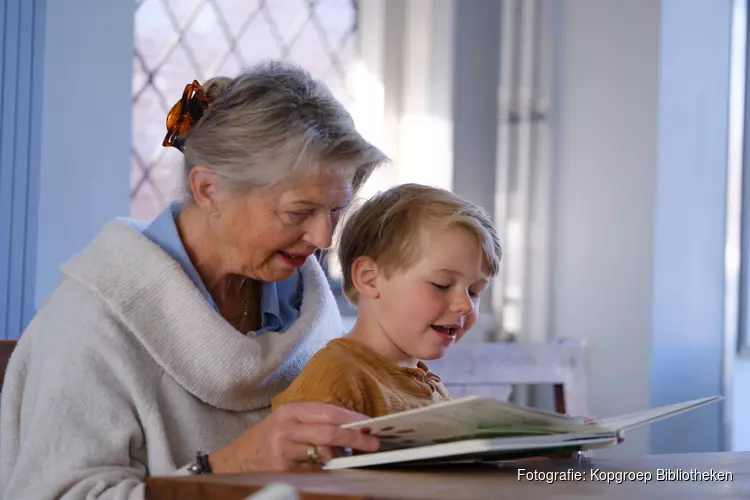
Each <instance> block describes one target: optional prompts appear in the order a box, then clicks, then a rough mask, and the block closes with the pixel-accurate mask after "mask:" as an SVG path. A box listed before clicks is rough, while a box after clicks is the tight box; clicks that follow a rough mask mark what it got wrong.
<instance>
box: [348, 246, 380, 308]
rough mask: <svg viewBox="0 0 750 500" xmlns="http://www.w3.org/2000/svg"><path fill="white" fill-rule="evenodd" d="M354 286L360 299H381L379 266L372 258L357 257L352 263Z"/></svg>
mask: <svg viewBox="0 0 750 500" xmlns="http://www.w3.org/2000/svg"><path fill="white" fill-rule="evenodd" d="M352 285H354V288H355V289H356V290H357V292H358V293H359V296H360V297H367V298H370V299H377V298H378V297H380V290H378V265H377V264H376V263H375V261H374V260H373V259H372V258H370V257H364V256H363V257H357V258H356V259H355V260H354V262H353V263H352Z"/></svg>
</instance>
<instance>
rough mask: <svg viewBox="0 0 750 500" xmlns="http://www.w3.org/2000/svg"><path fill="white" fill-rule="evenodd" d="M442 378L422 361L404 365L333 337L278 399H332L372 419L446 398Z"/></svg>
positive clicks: (280, 402)
mask: <svg viewBox="0 0 750 500" xmlns="http://www.w3.org/2000/svg"><path fill="white" fill-rule="evenodd" d="M449 399H450V396H449V394H448V391H447V390H446V388H445V386H443V384H442V382H441V381H440V377H438V376H437V375H436V374H434V373H432V372H430V370H429V368H428V367H427V366H426V365H425V364H424V363H422V362H421V361H420V362H419V363H418V364H417V367H416V368H404V367H401V366H398V365H396V364H395V363H393V362H391V361H390V360H388V359H386V358H384V357H382V356H380V355H378V354H375V353H374V352H372V351H370V350H368V349H367V348H365V347H364V346H363V345H362V344H360V343H358V342H357V341H355V340H351V339H348V338H339V339H335V340H332V341H330V342H329V343H328V344H327V345H326V347H324V348H323V349H321V350H320V351H318V352H317V353H316V354H315V355H314V356H313V357H312V358H311V359H310V361H309V362H308V363H307V365H306V366H305V367H304V368H303V369H302V372H301V373H300V374H299V376H298V377H297V378H296V379H295V380H294V382H293V383H292V384H291V386H290V387H289V388H288V389H287V390H285V391H284V392H282V393H281V394H279V395H278V396H276V397H275V398H274V399H273V403H272V408H273V409H276V408H278V407H279V406H281V405H283V404H286V403H293V402H302V401H306V402H315V403H328V404H333V405H337V406H341V407H344V408H347V409H349V410H352V411H356V412H359V413H362V414H364V415H367V416H369V417H371V418H374V417H381V416H383V415H388V414H391V413H397V412H401V411H405V410H411V409H414V408H420V407H423V406H427V405H431V404H433V403H439V402H441V401H447V400H449Z"/></svg>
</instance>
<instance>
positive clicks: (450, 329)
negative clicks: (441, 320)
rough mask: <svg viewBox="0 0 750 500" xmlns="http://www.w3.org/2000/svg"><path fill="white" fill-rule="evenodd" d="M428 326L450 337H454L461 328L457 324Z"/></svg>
mask: <svg viewBox="0 0 750 500" xmlns="http://www.w3.org/2000/svg"><path fill="white" fill-rule="evenodd" d="M430 327H431V328H432V329H433V330H435V331H436V332H438V333H441V334H443V335H448V336H450V337H455V336H456V334H457V333H458V331H459V330H460V329H461V327H460V326H459V325H430Z"/></svg>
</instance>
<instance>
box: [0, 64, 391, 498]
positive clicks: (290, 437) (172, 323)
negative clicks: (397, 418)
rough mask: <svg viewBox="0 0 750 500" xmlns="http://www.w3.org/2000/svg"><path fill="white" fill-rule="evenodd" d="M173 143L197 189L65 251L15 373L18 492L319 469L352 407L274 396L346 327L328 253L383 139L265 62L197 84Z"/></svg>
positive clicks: (10, 382)
mask: <svg viewBox="0 0 750 500" xmlns="http://www.w3.org/2000/svg"><path fill="white" fill-rule="evenodd" d="M168 130H169V133H168V134H167V137H166V138H165V143H164V144H165V145H167V146H174V147H176V148H178V149H179V150H180V151H182V152H183V153H184V157H185V171H184V184H185V191H186V194H187V200H186V201H185V202H184V203H178V204H173V205H171V206H170V207H169V208H168V209H167V210H165V211H164V213H162V214H161V215H160V216H158V217H157V218H156V219H155V220H154V221H152V222H151V223H149V224H147V225H141V224H139V223H136V222H134V221H129V220H127V219H118V220H113V221H111V222H110V223H109V224H107V225H106V226H105V227H104V228H103V230H102V232H101V233H100V234H99V235H98V236H97V237H96V238H95V239H94V241H93V242H92V243H91V244H90V245H89V246H88V247H87V248H85V249H84V250H83V251H82V252H81V253H80V254H78V255H76V256H75V257H73V258H72V259H71V260H70V261H68V262H67V263H65V264H64V265H63V267H62V269H61V272H62V281H61V283H60V284H59V286H58V287H57V289H56V290H55V291H54V293H52V295H51V296H50V297H49V299H48V300H47V302H46V304H45V305H44V307H42V308H41V309H40V310H39V311H38V313H37V315H36V317H35V318H34V320H33V321H32V322H31V324H30V325H29V327H28V330H27V331H26V332H25V333H24V334H23V336H22V338H21V340H20V342H19V343H18V347H17V348H16V351H15V353H14V355H13V357H12V359H11V362H10V366H9V368H8V372H7V378H6V382H5V385H4V387H3V398H2V409H1V411H2V414H1V421H0V438H1V439H2V449H0V480H1V481H2V483H1V489H0V496H2V498H8V499H14V500H21V499H27V498H28V499H34V500H42V499H52V498H65V499H79V498H80V499H83V498H85V499H94V498H98V499H105V498H106V499H125V498H128V499H136V498H138V499H140V498H143V496H144V481H145V479H146V477H147V476H149V475H159V474H161V475H165V474H183V473H192V474H198V473H210V472H213V473H241V472H245V471H263V470H290V469H295V468H306V467H307V468H309V467H314V466H315V463H311V462H317V461H320V460H325V459H327V458H329V457H331V456H332V455H333V454H334V453H336V451H337V450H339V449H340V448H353V449H359V450H369V451H373V450H375V449H377V447H378V443H377V440H376V439H375V438H373V437H370V436H366V435H363V434H359V433H356V432H353V431H347V430H343V429H341V427H340V426H341V424H343V423H346V422H351V421H354V420H357V419H359V418H362V416H361V415H357V414H352V413H349V412H347V411H346V410H343V409H341V408H337V407H333V406H327V405H317V404H298V405H289V407H285V408H284V409H283V410H282V411H280V412H278V413H274V414H272V415H269V412H268V408H269V405H270V402H271V399H272V398H273V397H274V396H275V395H276V394H277V393H279V392H280V391H281V390H283V389H284V388H285V387H287V386H288V385H289V383H290V382H291V381H292V380H293V379H294V377H295V376H296V375H297V374H298V372H299V371H300V369H301V368H302V367H303V366H304V365H305V363H306V362H307V360H308V359H309V358H310V357H311V355H312V354H313V353H315V352H316V351H317V350H318V349H319V348H321V347H322V346H323V345H325V343H326V342H327V341H328V340H330V339H332V338H334V337H337V336H340V335H342V334H343V326H342V324H341V318H340V316H339V312H338V309H337V307H336V302H335V300H334V297H333V295H332V293H331V291H330V289H329V287H328V284H327V281H326V278H325V275H324V274H323V271H322V269H321V266H320V264H319V262H318V260H317V259H316V251H317V250H319V249H324V248H326V247H328V246H329V245H330V244H331V238H332V232H333V231H334V228H335V226H336V222H337V220H338V218H339V214H340V213H341V211H342V210H343V209H344V208H345V207H346V206H347V204H348V203H349V202H350V199H351V197H352V195H353V193H355V192H356V191H357V189H358V188H359V187H360V186H361V185H362V184H363V182H364V181H365V180H366V179H367V178H368V176H369V175H370V173H371V172H372V171H373V169H374V168H376V166H377V165H378V164H380V163H382V162H383V161H385V157H384V155H383V154H382V153H381V152H380V151H379V150H378V149H377V148H375V147H374V146H372V145H371V144H369V143H368V142H367V141H365V140H364V139H363V138H362V137H361V136H360V135H359V134H358V133H357V131H356V130H355V128H354V124H353V122H352V119H351V117H350V116H349V114H348V113H347V112H346V111H345V109H344V108H343V106H342V105H341V104H340V103H339V102H337V101H336V100H335V99H334V98H333V97H332V95H331V94H330V92H329V91H328V90H327V89H326V87H325V86H324V85H323V84H321V83H320V82H318V81H315V80H313V79H312V78H311V77H310V76H309V75H308V74H307V73H305V72H304V71H302V70H300V69H298V68H295V67H293V66H289V65H285V64H282V63H266V64H264V65H261V66H258V67H256V68H254V69H252V70H250V71H248V72H246V73H245V74H243V75H241V76H239V77H237V78H235V79H227V78H217V79H214V80H211V81H209V82H206V83H205V85H204V86H203V87H201V86H200V85H199V84H198V82H193V83H192V84H191V85H188V86H187V87H186V89H185V94H184V95H183V98H182V100H181V101H179V102H178V103H177V104H176V105H175V107H174V108H173V109H172V111H171V112H170V116H169V117H168Z"/></svg>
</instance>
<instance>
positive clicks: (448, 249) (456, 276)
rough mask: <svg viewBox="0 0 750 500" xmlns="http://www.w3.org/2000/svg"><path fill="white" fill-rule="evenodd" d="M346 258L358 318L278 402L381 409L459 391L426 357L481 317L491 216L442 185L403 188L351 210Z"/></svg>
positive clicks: (494, 241) (496, 257)
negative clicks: (442, 378)
mask: <svg viewBox="0 0 750 500" xmlns="http://www.w3.org/2000/svg"><path fill="white" fill-rule="evenodd" d="M339 258H340V260H341V265H342V269H343V273H344V293H345V294H346V296H347V298H348V299H349V301H350V302H352V303H353V304H354V305H355V306H356V307H357V308H358V315H357V322H356V325H355V327H354V329H353V330H352V331H351V332H350V333H349V334H348V335H347V336H346V337H344V338H340V339H336V340H333V341H331V342H329V343H328V345H327V346H326V347H324V348H323V349H321V350H320V351H319V352H318V353H317V354H316V355H315V356H313V358H312V359H311V360H310V361H309V362H308V364H307V366H306V367H305V368H304V369H303V370H302V372H301V373H300V375H299V376H298V377H297V379H296V380H295V381H294V382H293V383H292V384H291V386H290V387H289V388H288V389H287V390H286V391H284V392H282V393H281V394H279V395H278V396H277V397H276V398H275V399H274V400H273V403H272V407H273V409H276V408H278V407H279V406H281V405H283V404H286V403H291V402H299V401H309V402H319V403H329V404H334V405H338V406H342V407H344V408H348V409H350V410H353V411H356V412H359V413H362V414H364V415H367V416H369V417H379V416H383V415H387V414H390V413H396V412H400V411H404V410H409V409H413V408H419V407H422V406H426V405H430V404H433V403H436V402H440V401H445V400H448V399H450V396H449V394H448V391H447V390H446V389H445V387H444V386H443V384H442V383H441V381H440V377H438V376H437V375H436V374H434V373H432V372H430V370H429V368H428V367H427V365H426V364H425V363H424V362H423V360H427V361H429V360H432V359H438V358H441V357H442V356H443V355H444V354H445V352H446V350H447V349H449V348H450V346H451V345H453V344H454V343H455V342H458V341H459V340H460V339H461V337H463V335H464V334H465V333H466V332H467V331H468V330H469V329H470V328H471V327H472V326H474V324H475V323H476V321H477V316H478V315H479V298H480V296H481V294H482V292H483V291H484V290H485V289H486V288H487V286H488V285H489V281H490V279H491V278H492V277H493V276H495V275H496V274H497V272H498V269H499V265H500V258H501V248H500V242H499V240H498V237H497V234H496V231H495V229H494V227H493V225H492V222H491V220H490V217H489V216H488V215H487V214H486V213H485V212H484V211H482V210H481V209H480V208H478V207H476V206H474V205H472V204H471V203H469V202H467V201H464V200H462V199H461V198H459V197H458V196H456V195H454V194H452V193H451V192H449V191H446V190H443V189H436V188H432V187H428V186H421V185H416V184H406V185H400V186H396V187H394V188H391V189H389V190H387V191H385V192H383V193H380V194H378V195H376V196H374V197H373V198H371V199H370V200H368V201H367V202H365V203H364V204H363V205H362V206H361V208H359V209H358V210H357V211H356V212H354V213H353V214H352V216H351V217H349V218H348V221H347V222H346V223H345V226H344V228H343V230H342V232H341V236H340V241H339Z"/></svg>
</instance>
